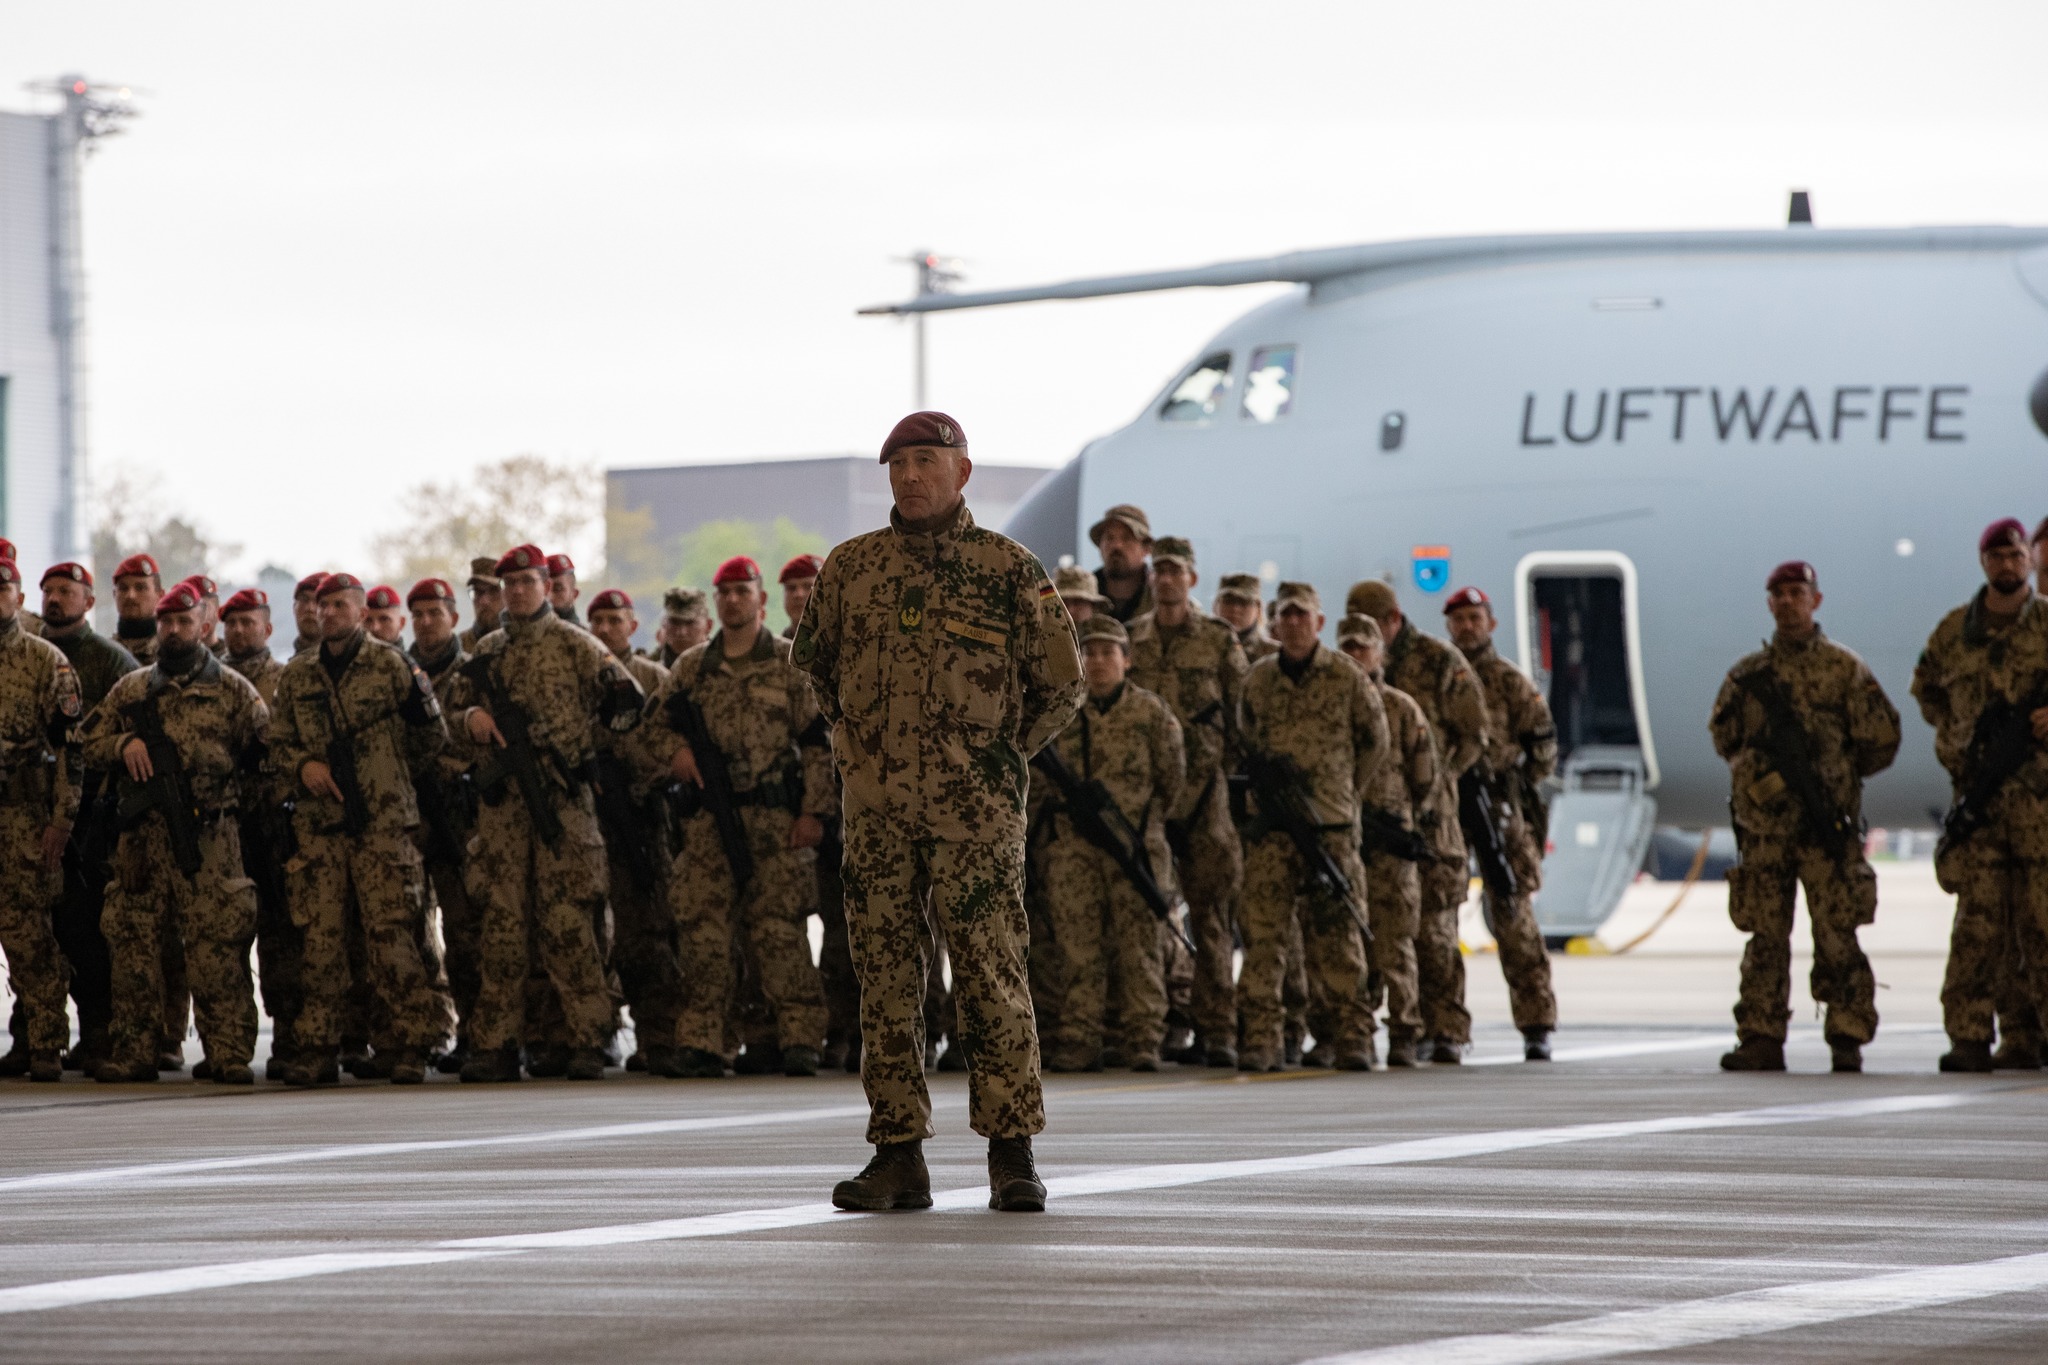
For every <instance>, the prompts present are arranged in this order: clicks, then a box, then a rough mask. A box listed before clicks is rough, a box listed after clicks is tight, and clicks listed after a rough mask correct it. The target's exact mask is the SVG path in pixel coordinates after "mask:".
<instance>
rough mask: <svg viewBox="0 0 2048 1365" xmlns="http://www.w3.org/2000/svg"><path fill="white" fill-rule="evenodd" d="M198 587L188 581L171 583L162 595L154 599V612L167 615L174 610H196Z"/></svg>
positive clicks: (197, 607) (197, 606)
mask: <svg viewBox="0 0 2048 1365" xmlns="http://www.w3.org/2000/svg"><path fill="white" fill-rule="evenodd" d="M198 609H199V589H197V588H195V587H193V586H192V585H191V584H190V583H173V584H171V586H170V588H169V589H168V590H167V591H165V593H164V595H163V596H162V597H159V598H157V599H156V614H157V615H158V616H164V615H167V614H168V613H170V612H174V611H197V610H198Z"/></svg>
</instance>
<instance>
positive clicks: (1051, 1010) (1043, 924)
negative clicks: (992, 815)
mask: <svg viewBox="0 0 2048 1365" xmlns="http://www.w3.org/2000/svg"><path fill="white" fill-rule="evenodd" d="M1025 867H1026V872H1025V877H1024V917H1025V920H1026V921H1027V923H1029V925H1030V926H1031V946H1030V949H1029V951H1028V953H1027V962H1026V966H1027V968H1028V975H1029V977H1030V982H1031V1017H1032V1018H1033V1020H1035V1021H1036V1023H1037V1027H1038V1036H1039V1037H1040V1038H1051V1037H1053V1036H1054V1035H1055V1034H1057V1033H1058V1032H1059V1026H1060V999H1061V997H1062V996H1063V995H1064V993H1065V989H1066V985H1065V982H1064V981H1063V980H1062V979H1061V977H1060V949H1059V944H1058V943H1057V942H1055V941H1054V937H1053V928H1052V909H1051V907H1050V906H1049V905H1048V904H1047V901H1046V894H1045V847H1044V844H1043V841H1042V840H1038V839H1034V840H1033V841H1032V843H1031V845H1030V847H1029V852H1028V853H1027V854H1026V862H1025Z"/></svg>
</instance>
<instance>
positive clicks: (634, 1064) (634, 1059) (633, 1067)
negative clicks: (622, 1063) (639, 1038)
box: [626, 1047, 647, 1072]
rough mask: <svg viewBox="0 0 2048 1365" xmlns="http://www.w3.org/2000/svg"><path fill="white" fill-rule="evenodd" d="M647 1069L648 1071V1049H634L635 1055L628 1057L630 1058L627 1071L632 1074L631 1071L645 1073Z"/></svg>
mask: <svg viewBox="0 0 2048 1365" xmlns="http://www.w3.org/2000/svg"><path fill="white" fill-rule="evenodd" d="M646 1069H647V1049H646V1048H644V1047H636V1048H634V1049H633V1055H632V1056H630V1057H628V1058H626V1070H627V1071H629V1072H630V1071H645V1070H646Z"/></svg>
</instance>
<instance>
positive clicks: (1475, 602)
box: [1444, 588, 1493, 616]
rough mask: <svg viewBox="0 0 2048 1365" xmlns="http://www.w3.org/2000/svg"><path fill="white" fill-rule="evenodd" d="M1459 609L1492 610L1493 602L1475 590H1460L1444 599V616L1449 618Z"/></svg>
mask: <svg viewBox="0 0 2048 1365" xmlns="http://www.w3.org/2000/svg"><path fill="white" fill-rule="evenodd" d="M1459 607H1485V608H1486V609H1487V610H1488V611H1492V610H1493V602H1492V601H1491V600H1490V599H1489V598H1488V597H1487V595H1486V594H1485V593H1483V592H1481V591H1480V590H1479V589H1477V588H1460V589H1458V590H1457V591H1456V592H1454V593H1452V594H1451V595H1450V596H1449V597H1446V598H1445V599H1444V615H1446V616H1449V615H1450V614H1451V613H1452V612H1454V611H1456V610H1457V609H1458V608H1459Z"/></svg>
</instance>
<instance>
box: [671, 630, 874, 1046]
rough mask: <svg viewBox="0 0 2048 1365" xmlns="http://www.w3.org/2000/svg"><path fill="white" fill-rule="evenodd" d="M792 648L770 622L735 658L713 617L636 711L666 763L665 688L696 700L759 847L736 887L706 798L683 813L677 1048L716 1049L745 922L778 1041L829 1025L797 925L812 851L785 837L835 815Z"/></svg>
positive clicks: (818, 727) (810, 890)
mask: <svg viewBox="0 0 2048 1365" xmlns="http://www.w3.org/2000/svg"><path fill="white" fill-rule="evenodd" d="M789 654H790V643H789V641H787V640H784V639H782V638H780V637H779V636H776V635H774V634H771V633H770V632H769V631H768V630H766V629H765V628H764V629H762V630H760V631H759V632H758V633H757V634H756V635H755V636H754V646H753V648H752V649H751V650H750V651H748V652H747V653H746V654H744V655H742V656H740V657H739V658H736V659H729V658H727V657H726V656H725V631H724V630H723V629H721V630H719V631H717V632H715V633H714V634H713V635H712V637H711V638H710V639H709V640H707V641H705V642H704V643H703V644H701V645H697V646H695V647H694V648H691V649H688V650H685V651H684V652H683V656H682V657H681V658H680V659H678V660H676V666H675V667H674V668H673V669H671V670H669V673H668V677H667V678H666V679H665V680H664V681H663V683H662V685H661V688H660V690H659V691H657V692H656V693H655V695H654V696H653V697H652V698H651V699H650V701H649V703H648V706H647V711H646V715H645V717H644V718H643V719H642V720H641V722H640V728H641V732H642V733H641V735H640V743H641V745H642V746H643V747H644V748H645V749H646V750H647V751H648V753H650V754H651V755H652V756H653V757H654V758H655V759H656V760H657V761H661V762H663V764H664V766H666V762H667V761H668V760H671V759H673V757H674V755H675V752H676V750H677V749H679V748H682V747H685V745H686V743H687V741H686V740H685V739H684V738H683V736H682V734H681V732H680V731H679V730H678V729H677V728H676V726H675V724H674V722H673V721H672V719H671V717H670V715H669V712H668V709H667V708H668V699H669V698H670V696H672V695H674V694H676V693H681V694H682V695H684V696H686V697H688V698H690V699H691V700H692V701H694V702H696V703H697V705H698V707H699V708H700V709H701V710H702V711H703V713H704V727H705V730H706V732H707V733H708V734H709V736H710V739H711V742H712V743H713V744H714V745H716V746H717V748H718V750H719V752H720V753H721V754H723V755H724V757H725V761H726V765H727V769H728V771H729V773H730V775H731V779H732V787H733V797H734V804H735V805H736V806H737V807H738V808H739V814H740V820H741V823H742V824H743V825H744V826H745V828H746V832H747V845H748V849H749V851H750V852H752V854H753V857H754V875H753V879H752V881H751V882H749V883H748V885H747V886H746V887H745V888H744V889H740V890H736V889H735V888H734V885H733V875H732V868H731V866H730V864H728V863H727V861H726V857H725V853H724V851H723V849H722V847H721V845H720V844H719V842H718V831H717V826H716V824H715V821H714V819H713V817H712V814H711V812H710V810H708V809H701V810H698V811H697V812H696V813H694V814H692V815H690V816H689V817H688V818H687V819H685V820H684V822H683V847H682V848H681V849H680V850H679V851H678V854H677V858H676V864H675V875H674V877H673V878H672V882H671V884H672V887H673V890H672V892H671V897H672V905H673V908H674V914H675V918H676V923H677V925H678V929H679V933H680V941H681V944H682V967H683V974H684V976H685V977H686V978H687V980H688V981H689V998H688V1000H687V1002H686V1003H685V1005H684V1007H683V1012H682V1023H681V1026H680V1027H679V1028H678V1029H677V1031H676V1035H675V1039H676V1044H677V1046H679V1047H686V1048H695V1049H697V1050H698V1051H700V1052H709V1053H714V1054H723V1053H724V1051H725V1030H726V1016H727V1011H728V1010H729V1009H730V1007H731V1005H732V1002H733V997H734V989H735V983H734V975H735V974H734V970H733V967H734V963H733V943H734V940H735V939H736V938H737V937H738V936H739V935H741V934H742V933H744V934H745V936H746V939H747V942H748V945H749V947H750V948H751V950H752V957H751V961H752V964H753V966H754V967H755V968H756V969H757V970H758V971H759V973H760V977H759V980H760V984H761V993H762V995H763V996H764V997H766V999H767V1002H768V1007H769V1009H770V1011H771V1012H772V1014H773V1016H774V1019H775V1032H776V1038H777V1040H778V1042H779V1044H780V1046H782V1047H785V1048H788V1047H807V1048H816V1047H817V1046H818V1045H819V1043H820V1042H822V1041H823V1039H824V1037H825V996H824V991H823V989H822V988H821V987H820V985H819V983H818V969H817V968H816V967H815V966H813V965H812V963H811V945H810V942H809V939H808V936H807V935H806V934H805V932H804V921H805V920H806V919H807V918H809V916H810V913H811V909H812V906H813V904H814V901H815V898H816V896H817V868H816V857H817V855H816V853H815V852H814V851H813V850H811V849H808V848H801V849H799V848H791V847H790V846H789V839H790V830H791V828H792V827H793V826H794V825H795V823H796V818H797V815H798V814H799V813H803V814H808V815H814V816H816V817H817V818H818V819H819V820H820V821H823V820H826V819H829V818H830V816H831V814H832V804H833V795H832V773H831V751H830V749H829V748H828V747H827V746H828V744H829V742H830V741H829V740H828V738H827V735H826V729H825V723H824V721H823V720H822V719H821V718H820V716H819V714H818V703H817V698H816V697H815V696H814V695H813V694H812V692H811V688H810V685H809V683H808V681H807V680H806V679H805V677H804V675H803V674H801V673H799V672H797V671H796V670H795V669H794V668H792V667H790V664H789Z"/></svg>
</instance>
